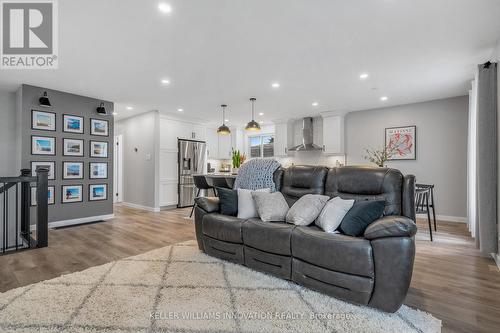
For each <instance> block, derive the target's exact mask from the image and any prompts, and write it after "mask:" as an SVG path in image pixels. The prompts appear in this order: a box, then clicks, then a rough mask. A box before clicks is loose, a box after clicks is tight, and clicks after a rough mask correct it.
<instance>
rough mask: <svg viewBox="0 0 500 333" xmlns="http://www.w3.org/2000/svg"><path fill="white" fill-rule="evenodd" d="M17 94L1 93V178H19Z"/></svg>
mask: <svg viewBox="0 0 500 333" xmlns="http://www.w3.org/2000/svg"><path fill="white" fill-rule="evenodd" d="M16 111H17V109H16V93H12V92H6V91H0V177H7V176H9V177H13V176H19V174H20V170H19V164H20V161H19V152H18V148H19V146H18V144H17V141H18V140H17V139H18V137H17V125H16V122H17V118H16Z"/></svg>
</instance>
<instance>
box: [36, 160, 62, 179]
mask: <svg viewBox="0 0 500 333" xmlns="http://www.w3.org/2000/svg"><path fill="white" fill-rule="evenodd" d="M39 167H40V168H46V169H49V174H48V179H49V180H54V179H56V162H53V161H49V162H47V161H43V162H40V161H36V162H34V161H33V162H31V176H33V177H36V169H37V168H39Z"/></svg>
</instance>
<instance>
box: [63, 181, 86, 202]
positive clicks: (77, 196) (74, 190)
mask: <svg viewBox="0 0 500 333" xmlns="http://www.w3.org/2000/svg"><path fill="white" fill-rule="evenodd" d="M82 201H83V185H63V186H62V191H61V202H62V203H71V202H82Z"/></svg>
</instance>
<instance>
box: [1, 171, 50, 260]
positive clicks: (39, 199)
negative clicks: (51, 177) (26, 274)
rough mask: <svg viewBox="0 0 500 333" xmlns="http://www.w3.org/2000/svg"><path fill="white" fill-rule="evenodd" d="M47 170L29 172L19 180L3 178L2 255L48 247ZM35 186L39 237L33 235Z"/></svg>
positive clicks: (23, 172) (23, 173)
mask: <svg viewBox="0 0 500 333" xmlns="http://www.w3.org/2000/svg"><path fill="white" fill-rule="evenodd" d="M48 172H49V170H48V169H45V168H38V169H37V170H36V174H37V176H36V177H33V176H31V170H30V169H23V170H21V175H20V176H19V177H0V206H1V213H2V214H1V219H2V229H1V233H2V238H1V253H2V254H5V253H10V252H12V251H18V250H22V249H27V248H36V247H38V248H40V247H46V246H48V230H49V229H48ZM32 185H35V186H36V215H35V218H34V219H35V221H36V237H33V234H32V232H31V214H30V213H31V202H32V198H31V187H32Z"/></svg>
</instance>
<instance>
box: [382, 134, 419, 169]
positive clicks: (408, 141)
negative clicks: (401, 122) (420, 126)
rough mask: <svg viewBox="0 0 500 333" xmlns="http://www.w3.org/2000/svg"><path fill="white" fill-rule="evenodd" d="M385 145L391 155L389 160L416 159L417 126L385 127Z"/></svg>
mask: <svg viewBox="0 0 500 333" xmlns="http://www.w3.org/2000/svg"><path fill="white" fill-rule="evenodd" d="M385 146H386V147H387V149H388V150H389V151H390V152H391V155H392V156H391V157H390V158H389V161H396V160H415V159H417V153H416V151H417V127H416V126H404V127H390V128H386V129H385Z"/></svg>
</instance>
